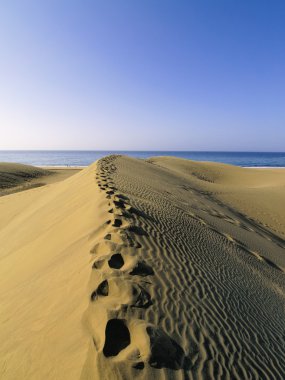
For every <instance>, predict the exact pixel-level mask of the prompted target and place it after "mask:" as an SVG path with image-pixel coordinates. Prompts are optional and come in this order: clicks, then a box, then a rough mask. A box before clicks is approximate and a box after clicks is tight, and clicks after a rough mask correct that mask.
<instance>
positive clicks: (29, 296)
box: [0, 156, 285, 380]
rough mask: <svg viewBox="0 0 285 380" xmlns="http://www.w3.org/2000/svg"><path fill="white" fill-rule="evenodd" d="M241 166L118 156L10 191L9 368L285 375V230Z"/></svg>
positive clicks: (5, 274) (5, 204) (101, 375)
mask: <svg viewBox="0 0 285 380" xmlns="http://www.w3.org/2000/svg"><path fill="white" fill-rule="evenodd" d="M241 170H242V171H243V170H245V169H241ZM233 171H234V168H232V167H229V166H224V165H217V166H216V167H213V166H212V164H199V163H198V164H197V163H193V162H190V161H185V160H177V159H170V158H155V159H152V160H149V161H143V160H137V159H132V158H128V157H123V156H109V157H106V158H104V159H102V160H99V161H98V162H97V164H94V165H91V166H90V167H89V168H87V169H85V170H83V171H82V172H80V173H79V174H76V175H74V176H73V177H71V178H69V179H67V180H65V181H64V182H62V183H59V184H56V185H52V187H50V188H49V189H46V188H41V189H34V190H29V191H27V192H25V193H19V194H14V195H10V196H7V197H4V198H5V199H4V198H2V200H0V212H1V215H2V217H1V220H0V244H1V252H0V260H1V265H0V301H1V305H3V308H2V309H1V315H0V322H1V324H0V326H1V328H0V338H1V342H3V344H2V345H1V347H0V360H1V362H0V377H3V378H5V379H15V378H23V379H39V378H45V379H78V378H80V379H82V380H84V379H108V380H109V379H134V378H138V379H151V378H154V379H260V378H262V379H281V378H283V377H284V375H285V356H284V353H285V343H284V341H285V339H284V338H285V319H284V312H285V307H284V306H285V302H284V301H285V299H284V298H285V277H284V269H285V260H284V247H285V242H284V240H283V239H282V237H281V236H280V234H279V235H276V234H275V233H274V230H273V228H271V229H270V228H269V227H268V226H265V225H262V224H261V223H259V222H258V221H257V220H256V219H254V216H253V217H252V218H249V217H247V216H245V215H244V213H243V212H241V211H240V210H239V209H238V208H237V207H236V205H234V204H232V203H231V200H230V199H227V200H225V199H223V196H224V195H225V194H226V193H227V192H229V190H231V191H232V193H234V191H235V190H234V189H235V188H237V187H238V186H241V184H240V179H239V178H238V176H242V175H243V174H242V172H238V173H236V174H234V172H233ZM246 176H247V174H245V177H246ZM229 177H230V178H229ZM273 177H274V175H273V174H272V181H273V182H274V181H276V177H275V179H273ZM242 178H243V177H242ZM245 180H246V178H243V183H244V184H245V182H244V181H245ZM248 181H249V182H248V186H250V187H252V186H253V185H252V183H251V182H250V181H252V178H250V176H248ZM278 181H280V184H279V185H278V186H281V187H282V179H278V180H277V182H278ZM273 182H272V183H273ZM263 183H264V182H263ZM274 183H275V182H274ZM255 184H256V182H255ZM261 184H262V179H261V180H260V185H259V187H260V186H261ZM227 186H228V187H227ZM272 186H273V185H272ZM274 186H275V185H274ZM276 186H277V185H276ZM276 186H275V191H277V190H276ZM226 187H227V188H226ZM230 187H231V188H230ZM223 190H224V193H225V194H224V193H223ZM236 191H238V190H236ZM257 191H259V189H257ZM268 191H270V190H268ZM231 196H232V195H231ZM232 197H233V199H234V196H232ZM30 200H32V204H30V203H31V202H30ZM246 202H247V200H245V201H243V207H246ZM19 210H20V211H19ZM250 212H252V211H251V210H250V209H249V213H250ZM3 215H4V216H3ZM4 219H5V221H4ZM281 230H282V228H280V231H281Z"/></svg>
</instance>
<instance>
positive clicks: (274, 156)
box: [0, 150, 285, 167]
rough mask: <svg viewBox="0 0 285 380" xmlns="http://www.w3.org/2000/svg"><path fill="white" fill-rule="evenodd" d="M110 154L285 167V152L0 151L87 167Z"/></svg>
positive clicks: (10, 157)
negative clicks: (172, 157)
mask: <svg viewBox="0 0 285 380" xmlns="http://www.w3.org/2000/svg"><path fill="white" fill-rule="evenodd" d="M109 154H124V155H128V156H131V157H137V158H148V157H153V156H175V157H180V158H186V159H189V160H195V161H213V162H223V163H226V164H232V165H237V166H243V167H285V152H272V153H271V152H182V151H176V152H175V151H111V150H110V151H86V150H84V151H80V150H38V151H35V150H29V151H28V150H9V151H8V150H6V151H0V162H17V163H22V164H29V165H35V166H88V165H90V164H91V163H92V162H94V161H96V160H97V159H99V158H101V157H104V156H106V155H109Z"/></svg>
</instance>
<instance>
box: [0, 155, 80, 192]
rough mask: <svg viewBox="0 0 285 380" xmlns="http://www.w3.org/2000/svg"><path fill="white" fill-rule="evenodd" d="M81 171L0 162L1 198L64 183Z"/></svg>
mask: <svg viewBox="0 0 285 380" xmlns="http://www.w3.org/2000/svg"><path fill="white" fill-rule="evenodd" d="M78 171H80V169H78V168H77V169H70V168H61V169H54V168H38V167H34V166H31V165H23V164H15V163H9V162H0V196H3V195H8V194H12V193H16V192H20V191H24V190H29V189H32V188H35V187H40V186H45V185H47V184H51V183H54V182H58V181H62V180H64V179H66V178H68V177H70V176H71V175H73V174H75V173H78Z"/></svg>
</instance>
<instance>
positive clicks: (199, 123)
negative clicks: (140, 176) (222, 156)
mask: <svg viewBox="0 0 285 380" xmlns="http://www.w3.org/2000/svg"><path fill="white" fill-rule="evenodd" d="M284 20H285V2H284V1H283V0H282V1H274V0H273V1H269V0H267V1H263V0H258V1H255V0H235V1H234V0H195V1H191V0H188V1H183V0H180V1H176V0H171V1H169V0H140V1H139V0H137V1H136V0H109V1H108V0H102V1H96V0H93V1H91V0H89V1H88V0H81V1H79V0H77V1H73V0H46V1H38V0H33V1H29V0H19V1H14V0H9V1H5V2H1V4H0V47H1V48H0V102H1V103H0V104H1V111H0V129H1V135H0V149H107V150H109V149H110V150H111V149H122V150H136V149H138V150H229V151H230V150H247V151H248V150H252V151H259V150H261V151H284V150H285V48H284V47H285V22H284Z"/></svg>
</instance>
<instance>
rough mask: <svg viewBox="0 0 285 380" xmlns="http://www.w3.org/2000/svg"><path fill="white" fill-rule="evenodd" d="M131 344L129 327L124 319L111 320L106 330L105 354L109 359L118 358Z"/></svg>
mask: <svg viewBox="0 0 285 380" xmlns="http://www.w3.org/2000/svg"><path fill="white" fill-rule="evenodd" d="M130 343H131V336H130V332H129V329H128V327H127V326H126V323H125V321H124V320H123V319H115V318H114V319H110V320H109V321H108V322H107V325H106V330H105V344H104V348H103V354H104V355H105V356H106V357H107V358H108V357H110V356H117V355H118V354H119V353H120V352H121V351H122V350H123V349H124V348H126V347H127V346H128V345H129V344H130Z"/></svg>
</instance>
